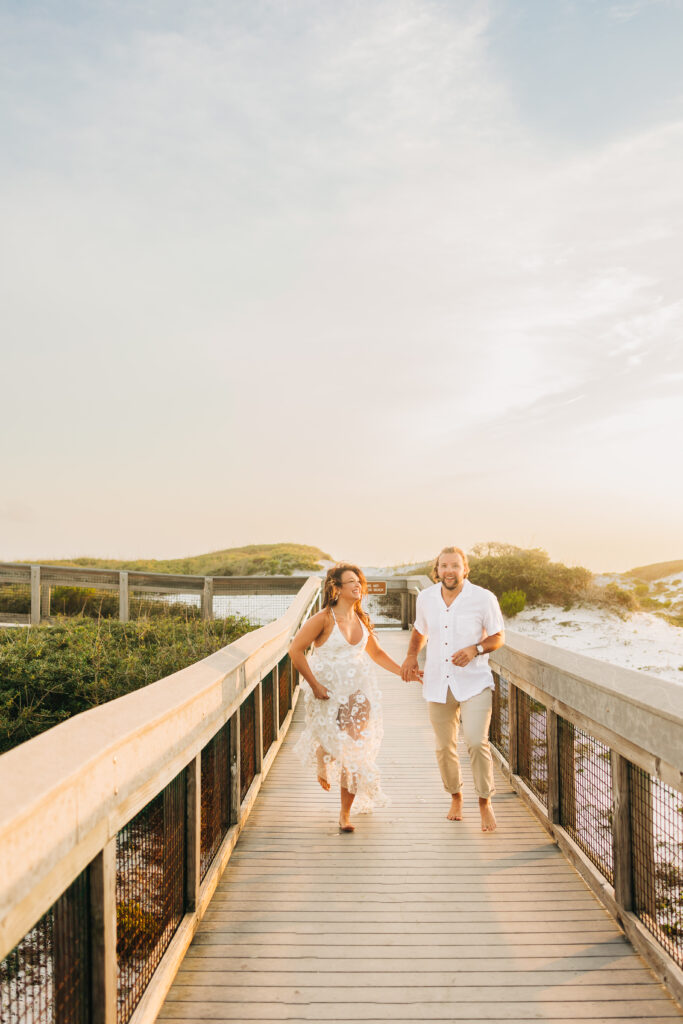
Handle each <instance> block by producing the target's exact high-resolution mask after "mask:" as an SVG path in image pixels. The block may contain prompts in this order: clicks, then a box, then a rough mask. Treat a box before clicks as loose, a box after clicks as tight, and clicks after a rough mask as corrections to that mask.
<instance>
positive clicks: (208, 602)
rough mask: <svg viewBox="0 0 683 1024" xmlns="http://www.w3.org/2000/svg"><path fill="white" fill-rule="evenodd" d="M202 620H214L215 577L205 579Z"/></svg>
mask: <svg viewBox="0 0 683 1024" xmlns="http://www.w3.org/2000/svg"><path fill="white" fill-rule="evenodd" d="M202 618H203V619H212V618H213V577H212V576H205V577H204V590H203V591H202Z"/></svg>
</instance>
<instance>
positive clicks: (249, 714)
mask: <svg viewBox="0 0 683 1024" xmlns="http://www.w3.org/2000/svg"><path fill="white" fill-rule="evenodd" d="M256 727H257V722H256V690H252V691H251V693H250V694H249V696H248V697H247V698H246V700H244V701H243V702H242V704H241V706H240V781H241V788H240V801H241V800H244V798H245V796H246V795H247V790H248V789H249V787H250V786H251V784H252V782H253V781H254V776H255V775H256Z"/></svg>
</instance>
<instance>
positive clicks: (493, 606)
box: [484, 593, 505, 636]
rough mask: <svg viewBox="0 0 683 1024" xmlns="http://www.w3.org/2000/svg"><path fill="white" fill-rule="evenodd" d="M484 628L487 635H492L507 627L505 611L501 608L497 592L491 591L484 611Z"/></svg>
mask: <svg viewBox="0 0 683 1024" xmlns="http://www.w3.org/2000/svg"><path fill="white" fill-rule="evenodd" d="M484 629H485V630H486V635H487V636H491V634H492V633H500V632H501V630H503V629H505V620H504V619H503V613H502V612H501V610H500V605H499V604H498V598H497V597H496V595H495V594H491V593H489V599H488V603H487V606H486V611H485V612H484Z"/></svg>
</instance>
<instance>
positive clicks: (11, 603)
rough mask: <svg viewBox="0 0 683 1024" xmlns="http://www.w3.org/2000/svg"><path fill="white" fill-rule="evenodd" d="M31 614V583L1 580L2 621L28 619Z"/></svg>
mask: <svg viewBox="0 0 683 1024" xmlns="http://www.w3.org/2000/svg"><path fill="white" fill-rule="evenodd" d="M30 614H31V586H30V584H28V583H9V582H8V583H5V582H0V622H9V621H21V622H23V621H28V618H29V616H30Z"/></svg>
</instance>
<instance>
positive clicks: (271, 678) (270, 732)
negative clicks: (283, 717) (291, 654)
mask: <svg viewBox="0 0 683 1024" xmlns="http://www.w3.org/2000/svg"><path fill="white" fill-rule="evenodd" d="M274 686H275V672H274V671H273V672H269V673H268V675H267V676H266V677H265V679H262V680H261V708H262V711H263V756H264V757H265V755H266V752H267V751H268V750H269V748H270V747H271V745H272V744H273V743H274V742H275V694H274Z"/></svg>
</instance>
